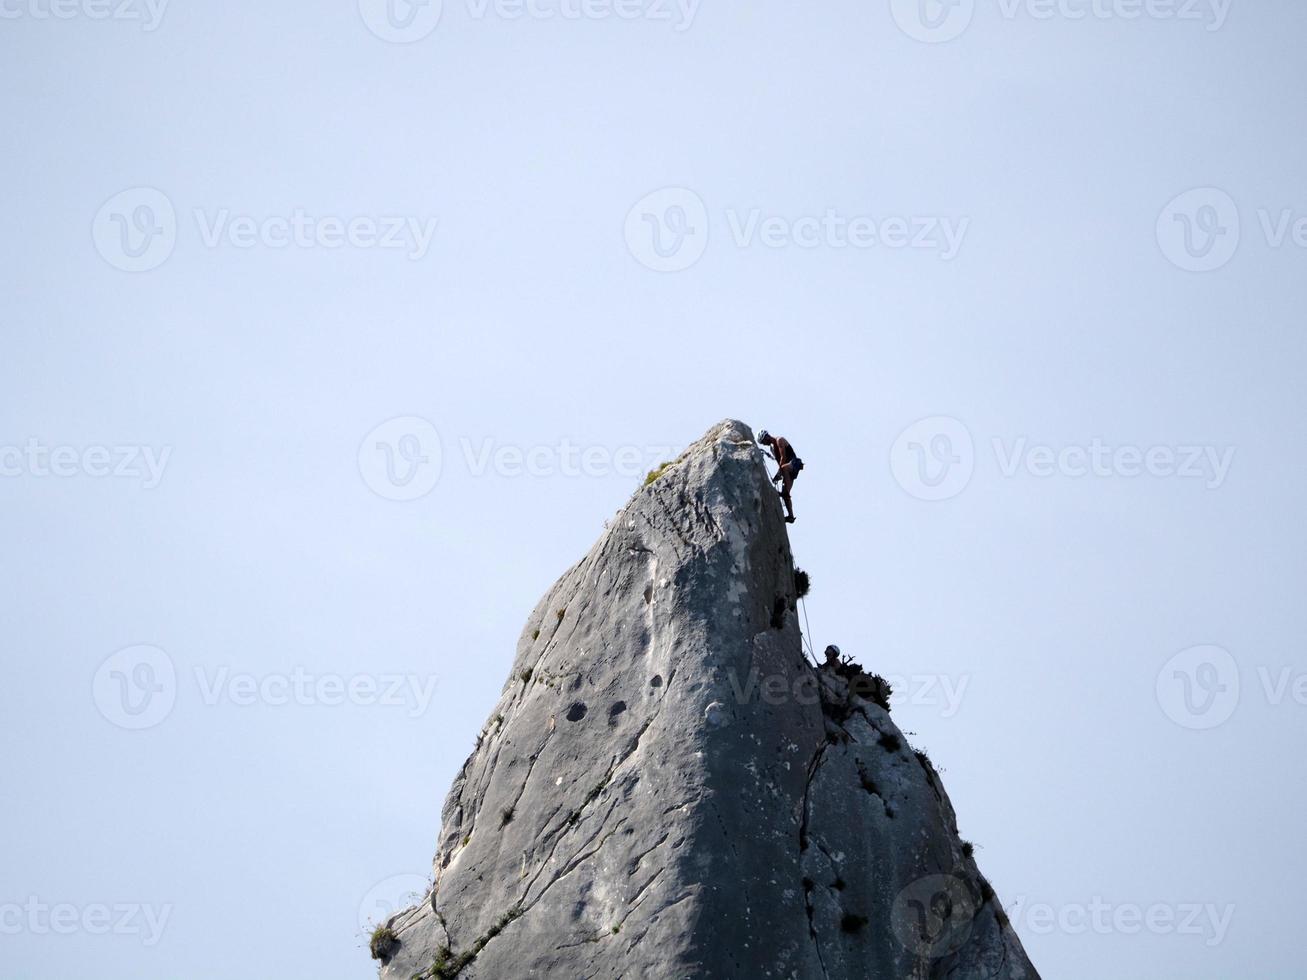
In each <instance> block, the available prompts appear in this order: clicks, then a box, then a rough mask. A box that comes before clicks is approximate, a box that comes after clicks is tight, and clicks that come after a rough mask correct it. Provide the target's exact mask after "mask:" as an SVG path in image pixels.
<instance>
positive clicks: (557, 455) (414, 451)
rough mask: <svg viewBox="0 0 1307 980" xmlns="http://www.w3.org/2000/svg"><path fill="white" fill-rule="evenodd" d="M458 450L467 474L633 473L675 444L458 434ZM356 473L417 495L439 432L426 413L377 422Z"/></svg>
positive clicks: (391, 491) (439, 455) (440, 460)
mask: <svg viewBox="0 0 1307 980" xmlns="http://www.w3.org/2000/svg"><path fill="white" fill-rule="evenodd" d="M458 448H459V454H458V457H457V458H458V459H459V460H460V461H461V463H462V465H463V468H464V469H465V470H466V472H467V474H468V475H469V476H472V477H475V478H481V477H485V476H489V475H494V476H497V477H503V478H506V479H515V478H518V477H523V476H526V477H536V478H542V479H548V478H553V477H560V476H561V477H568V478H575V477H591V478H596V479H602V478H606V477H613V476H620V477H637V476H644V475H646V474H647V473H648V472H649V471H650V470H651V469H653V468H655V467H657V466H658V465H659V464H660V463H662V462H665V461H666V460H668V459H675V458H676V457H677V456H678V455H679V453H680V448H679V447H676V446H617V447H612V446H601V445H586V444H584V443H578V442H573V441H572V440H570V439H560V440H558V441H557V442H554V443H537V444H536V445H532V446H522V445H517V444H513V443H501V442H499V441H497V440H495V439H489V438H483V439H479V440H474V439H470V438H468V437H466V436H460V437H459V439H458ZM358 466H359V474H360V475H361V476H362V477H363V482H364V483H365V484H366V485H367V486H368V487H369V488H370V489H371V490H372V491H373V492H374V493H376V494H377V495H378V496H381V497H385V498H386V499H387V500H401V501H403V500H417V499H419V498H420V497H425V496H426V495H427V494H429V493H430V492H431V491H432V490H433V489H434V488H435V486H436V484H437V483H438V482H439V480H440V477H441V474H442V472H443V469H444V453H443V449H442V441H441V438H440V433H439V432H438V431H437V430H436V427H435V426H434V425H433V424H432V423H431V422H429V421H428V420H427V419H424V418H419V417H417V416H413V415H406V416H401V417H400V418H394V419H390V420H388V421H386V422H383V423H381V425H379V426H377V427H376V428H375V429H373V430H372V431H371V432H369V433H368V434H367V435H366V436H364V437H363V441H362V442H361V443H360V444H359V451H358Z"/></svg>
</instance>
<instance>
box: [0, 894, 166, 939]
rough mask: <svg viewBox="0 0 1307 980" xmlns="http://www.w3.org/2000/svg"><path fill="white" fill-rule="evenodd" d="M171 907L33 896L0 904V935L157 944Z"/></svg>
mask: <svg viewBox="0 0 1307 980" xmlns="http://www.w3.org/2000/svg"><path fill="white" fill-rule="evenodd" d="M172 910H173V907H172V905H170V904H169V905H158V906H155V905H142V904H141V903H139V902H115V903H113V904H104V903H101V902H88V903H86V904H84V905H79V904H75V903H72V902H56V903H53V904H49V903H46V902H44V901H42V900H41V899H40V898H38V897H37V896H35V895H32V896H29V897H28V898H27V900H26V901H25V902H3V903H0V935H5V936H19V935H22V934H24V933H26V934H28V935H32V936H51V935H53V936H72V935H76V934H77V933H86V934H87V935H91V936H137V937H139V938H140V940H141V945H142V946H155V945H157V944H158V942H159V940H160V939H162V938H163V930H164V928H165V927H166V926H167V925H168V919H169V917H171V915H172Z"/></svg>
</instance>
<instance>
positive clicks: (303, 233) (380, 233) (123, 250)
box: [91, 187, 439, 272]
mask: <svg viewBox="0 0 1307 980" xmlns="http://www.w3.org/2000/svg"><path fill="white" fill-rule="evenodd" d="M191 217H192V220H193V221H194V223H195V229H196V233H197V237H198V239H199V242H200V244H201V245H202V246H203V247H204V248H208V249H218V248H234V249H241V250H249V249H255V248H266V249H273V250H281V249H290V248H297V249H325V250H327V251H335V250H338V249H345V248H349V249H358V250H364V251H367V250H378V251H401V252H403V253H404V254H405V257H406V258H408V259H409V260H410V261H413V262H417V261H420V260H422V259H423V258H425V257H426V255H427V253H428V252H429V251H430V249H431V243H432V241H433V240H434V238H435V234H436V228H437V227H438V225H439V219H437V218H418V217H415V216H412V215H367V214H364V215H350V216H348V217H345V216H338V215H314V214H311V213H309V212H308V211H307V210H305V209H304V208H301V207H297V208H292V209H291V210H290V211H289V212H288V213H286V214H272V215H250V214H241V213H237V212H233V211H232V210H231V209H230V208H214V209H205V208H194V209H192V211H191ZM91 237H92V240H93V241H94V242H95V248H96V251H98V252H99V253H100V256H101V257H102V258H103V259H104V260H105V261H106V262H108V263H109V264H110V265H111V266H113V267H114V268H115V269H121V270H123V271H124V272H148V271H150V270H151V269H156V268H158V267H159V266H161V265H162V264H163V263H164V262H166V261H168V258H169V257H170V256H171V255H172V253H173V251H174V250H175V249H176V247H177V241H178V237H179V226H178V222H177V212H176V209H175V208H174V206H173V203H172V200H171V199H170V198H169V197H168V195H167V194H165V193H163V191H160V190H158V189H157V188H154V187H132V188H128V189H127V190H125V191H121V192H119V193H118V194H115V195H114V196H113V197H111V198H110V199H109V200H107V201H105V202H104V204H103V205H102V206H101V207H100V210H99V211H98V212H97V213H96V215H95V220H94V221H93V222H92V223H91Z"/></svg>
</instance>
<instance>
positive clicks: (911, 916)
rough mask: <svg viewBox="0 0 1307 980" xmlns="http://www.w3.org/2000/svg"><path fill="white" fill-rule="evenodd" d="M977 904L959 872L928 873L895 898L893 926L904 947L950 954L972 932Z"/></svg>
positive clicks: (922, 953) (931, 953)
mask: <svg viewBox="0 0 1307 980" xmlns="http://www.w3.org/2000/svg"><path fill="white" fill-rule="evenodd" d="M976 910H977V904H976V900H975V897H974V896H973V895H972V889H971V887H970V886H969V885H968V884H967V882H966V881H964V880H963V879H962V878H960V877H958V876H957V875H927V876H926V877H924V878H919V879H917V880H916V881H914V882H913V883H912V884H910V885H908V886H907V887H906V888H904V889H903V890H902V891H901V892H899V893H898V895H897V896H895V898H894V905H893V907H892V908H891V909H890V926H891V928H892V929H893V930H894V935H895V937H897V939H898V941H899V942H900V943H902V944H903V947H904V948H905V949H907V950H908V951H909V952H911V953H913V954H914V955H916V956H919V957H927V958H932V959H933V958H936V957H940V956H947V955H948V954H949V953H952V952H955V951H956V950H959V949H961V948H962V946H963V944H964V943H966V941H967V939H968V938H969V937H970V935H971V922H972V920H973V919H974V918H975V917H976Z"/></svg>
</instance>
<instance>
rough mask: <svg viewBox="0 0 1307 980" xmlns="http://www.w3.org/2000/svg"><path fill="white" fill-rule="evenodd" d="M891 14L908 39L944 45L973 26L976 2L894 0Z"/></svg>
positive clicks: (961, 0)
mask: <svg viewBox="0 0 1307 980" xmlns="http://www.w3.org/2000/svg"><path fill="white" fill-rule="evenodd" d="M890 11H891V12H892V13H893V14H894V22H895V23H896V24H898V25H899V30H901V31H902V32H903V33H904V34H906V35H907V36H908V37H910V38H912V39H914V40H917V41H924V42H925V43H927V44H940V43H942V42H944V41H951V40H953V39H954V38H955V37H957V36H958V35H960V34H961V33H962V32H963V31H965V30H966V29H967V28H968V27H969V26H971V18H972V17H973V16H975V13H976V0H890Z"/></svg>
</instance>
